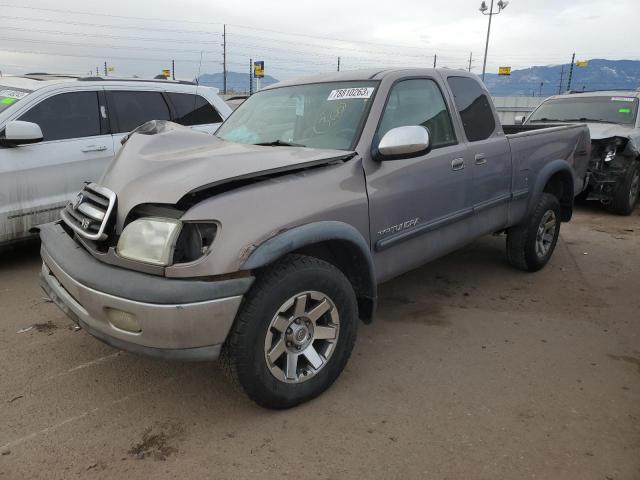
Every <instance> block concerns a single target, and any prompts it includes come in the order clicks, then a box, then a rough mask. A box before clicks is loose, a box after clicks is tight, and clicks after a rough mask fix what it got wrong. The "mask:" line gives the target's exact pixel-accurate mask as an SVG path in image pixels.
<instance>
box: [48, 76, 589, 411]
mask: <svg viewBox="0 0 640 480" xmlns="http://www.w3.org/2000/svg"><path fill="white" fill-rule="evenodd" d="M511 128H513V129H514V130H518V133H513V134H511V133H509V129H507V130H506V132H505V129H504V128H503V127H502V126H501V125H500V124H499V122H498V117H497V115H496V111H495V109H494V108H493V105H492V102H491V100H490V96H489V93H488V92H487V90H486V89H485V87H484V86H483V85H482V83H481V82H480V81H479V80H478V78H477V77H476V76H475V75H472V74H469V73H467V72H463V71H457V70H447V69H437V70H436V69H404V70H382V71H381V70H375V71H374V70H363V71H352V72H341V73H334V74H331V75H322V76H314V77H310V78H305V79H302V80H297V81H290V82H286V83H279V84H277V85H274V86H270V87H269V88H265V89H264V90H262V91H260V92H259V93H256V94H255V95H253V96H252V97H250V98H249V99H248V100H247V101H246V102H245V103H243V104H242V105H240V106H239V107H238V109H237V110H235V111H234V113H232V114H231V116H230V117H229V119H227V120H226V121H225V122H224V123H223V124H222V126H221V127H220V129H219V130H218V131H217V132H216V136H215V137H211V136H206V135H202V134H201V133H197V132H193V131H191V130H190V129H188V128H184V127H182V126H180V125H176V124H174V123H171V122H159V121H152V122H148V123H147V124H145V125H143V126H141V127H140V128H138V129H137V130H135V131H134V132H133V133H132V134H131V135H130V136H129V138H128V140H127V141H126V143H125V145H124V147H123V148H122V149H121V151H120V153H119V154H118V157H117V158H116V160H115V161H114V162H113V163H111V165H110V166H109V168H108V169H107V171H106V172H105V174H104V176H103V177H102V179H101V180H100V181H99V182H98V183H89V184H87V185H86V186H85V187H84V189H83V190H82V191H81V192H80V193H79V194H78V196H77V197H76V198H75V199H74V200H73V201H72V202H71V203H69V205H67V206H66V207H65V209H64V210H62V212H61V216H62V221H58V222H54V223H50V224H46V225H44V226H42V227H41V230H40V235H41V239H42V251H41V253H42V258H43V265H42V275H41V284H42V286H43V288H44V290H45V291H46V292H47V294H48V295H49V297H50V298H51V300H53V301H54V302H55V303H56V304H57V305H58V306H60V308H61V309H62V310H63V311H64V312H66V313H67V314H68V315H69V316H70V317H71V318H72V319H73V320H74V321H76V322H77V323H78V324H79V325H80V326H81V327H82V328H83V329H85V330H86V331H87V332H89V333H90V334H92V335H94V336H95V337H97V338H98V339H100V340H102V341H104V342H106V343H107V344H110V345H112V346H114V347H116V348H120V349H124V350H128V351H131V352H136V353H141V354H147V355H154V356H158V357H162V358H167V359H181V360H213V359H217V358H218V357H221V359H222V360H223V363H224V365H225V366H226V370H227V371H228V372H229V373H230V376H231V378H233V379H234V380H235V381H236V382H237V383H238V384H239V385H240V386H241V387H242V389H243V390H244V391H245V393H246V394H247V395H248V396H249V397H250V398H251V399H253V400H254V401H256V402H257V403H258V404H260V405H262V406H265V407H269V408H288V407H291V406H294V405H296V404H299V403H301V402H304V401H306V400H309V399H311V398H313V397H315V396H317V395H319V394H320V393H321V392H323V391H324V390H325V389H326V388H328V387H329V386H330V385H331V384H332V383H333V382H334V380H335V379H336V378H337V377H338V375H339V374H340V372H341V371H342V370H343V368H344V367H345V364H346V363H347V360H348V359H349V356H350V354H351V351H352V348H353V346H354V342H355V339H356V331H357V326H358V323H359V320H361V321H364V322H370V321H371V320H372V318H373V317H374V312H375V308H376V298H377V293H376V291H377V290H376V289H377V285H378V284H379V283H381V282H384V281H386V280H389V279H391V278H393V277H396V276H398V275H400V274H402V273H404V272H406V271H408V270H410V269H413V268H416V267H418V266H420V265H422V264H424V263H426V262H429V261H430V260H433V259H435V258H437V257H440V256H442V255H444V254H446V253H448V252H451V251H453V250H456V249H458V248H460V247H462V246H463V245H465V244H467V243H469V242H470V241H472V240H474V239H475V238H477V237H480V236H482V235H486V234H491V233H496V232H506V251H507V258H508V261H509V262H510V263H511V264H512V265H513V266H515V267H516V268H519V269H522V270H526V271H536V270H539V269H540V268H542V267H543V266H544V265H545V264H546V263H547V262H548V261H549V259H550V257H551V255H552V253H553V251H554V247H555V245H556V241H557V239H558V234H559V231H560V223H561V222H563V221H564V222H566V221H569V220H570V219H571V216H572V211H573V201H574V194H576V193H577V192H580V191H581V190H582V189H583V187H584V182H585V173H586V168H587V162H588V159H589V155H590V148H589V146H590V142H589V132H588V130H587V127H586V126H584V125H570V126H553V127H550V128H532V129H526V128H524V127H522V126H519V127H516V126H514V127H511ZM520 130H521V131H520Z"/></svg>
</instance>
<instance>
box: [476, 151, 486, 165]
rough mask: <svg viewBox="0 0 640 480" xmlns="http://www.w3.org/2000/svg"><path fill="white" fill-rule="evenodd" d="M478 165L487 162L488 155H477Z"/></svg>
mask: <svg viewBox="0 0 640 480" xmlns="http://www.w3.org/2000/svg"><path fill="white" fill-rule="evenodd" d="M475 160H476V165H485V164H486V163H487V157H485V156H484V153H478V154H476V156H475Z"/></svg>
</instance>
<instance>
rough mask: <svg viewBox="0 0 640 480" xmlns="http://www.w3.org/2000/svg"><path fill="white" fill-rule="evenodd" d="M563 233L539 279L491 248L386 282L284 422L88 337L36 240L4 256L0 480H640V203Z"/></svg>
mask: <svg viewBox="0 0 640 480" xmlns="http://www.w3.org/2000/svg"><path fill="white" fill-rule="evenodd" d="M561 236H562V238H561V241H560V242H559V244H558V247H557V249H556V252H555V255H554V257H553V259H552V261H551V263H550V264H549V265H548V266H547V268H546V269H544V270H543V271H542V272H539V273H537V274H533V275H531V274H524V273H521V272H517V271H514V270H512V269H511V268H510V267H509V266H508V265H507V264H506V261H505V258H504V238H503V237H489V238H485V239H482V240H481V241H478V242H476V243H474V244H473V245H471V246H469V247H467V248H465V249H464V250H461V251H459V252H457V253H455V254H452V255H450V256H448V257H446V258H443V259H441V260H439V261H437V262H435V263H432V264H430V265H427V266H425V267H423V268H421V269H419V270H416V271H413V272H411V273H408V274H406V275H404V276H402V277H400V278H398V279H396V280H393V281H391V282H389V283H387V284H385V285H383V286H382V287H381V292H380V294H381V299H380V306H379V314H378V318H377V321H375V322H374V323H373V324H372V325H364V326H362V328H361V329H360V332H359V338H358V341H357V344H356V349H355V351H354V354H353V356H352V359H351V361H350V363H349V364H348V366H347V369H346V371H345V372H344V373H343V375H342V376H341V377H340V379H339V380H338V381H337V383H336V384H335V385H334V386H333V387H332V388H331V389H330V390H329V391H328V392H326V393H325V394H324V395H322V396H321V397H320V398H318V399H317V400H315V401H313V402H310V403H308V404H306V405H303V406H301V407H298V408H295V409H293V410H289V411H283V412H273V411H268V410H264V409H261V408H259V407H257V406H255V405H254V404H253V403H251V402H250V401H248V400H247V399H246V398H245V397H243V396H242V395H240V394H239V393H238V392H236V391H235V390H234V389H233V388H232V387H231V386H230V385H229V384H228V383H227V381H226V380H225V379H224V377H223V375H222V373H221V371H220V369H219V367H218V366H217V365H216V364H186V363H166V362H161V361H157V360H152V359H147V358H142V357H137V356H134V355H131V354H128V353H124V352H118V351H116V350H114V349H112V348H110V347H108V346H105V345H103V344H101V343H99V342H98V341H96V340H94V339H93V338H91V337H89V336H88V335H87V334H86V333H84V332H83V331H74V329H73V328H72V323H71V322H70V321H69V320H68V319H67V318H66V317H65V316H64V315H63V314H62V313H61V312H60V311H59V310H58V309H57V307H55V305H53V304H51V303H48V302H47V301H46V300H45V299H44V298H43V297H44V294H43V293H42V292H41V290H40V288H39V286H38V282H37V274H38V271H39V268H40V260H39V255H38V245H37V244H30V245H25V246H23V247H20V248H16V249H14V250H12V251H9V252H4V253H3V254H1V255H0V312H1V314H0V452H1V453H2V455H0V478H2V479H5V478H6V479H12V480H13V479H22V478H29V479H36V478H46V479H58V478H61V479H68V478H78V477H81V478H128V479H138V478H140V479H141V478H153V479H162V478H216V479H227V478H229V479H231V478H233V479H236V478H256V477H258V475H260V478H265V479H270V478H314V479H315V478H318V479H325V478H326V479H343V478H366V479H373V478H380V479H396V478H397V479H412V478H428V479H436V478H437V479H476V478H477V479H497V478H500V479H502V478H505V479H523V478H541V479H545V480H548V479H574V478H575V479H580V480H587V479H603V480H604V479H616V480H618V479H640V315H639V314H638V312H639V307H640V290H639V285H640V208H639V209H638V210H636V213H635V214H634V215H633V216H632V217H617V216H613V215H610V214H608V213H607V212H605V211H604V210H602V209H600V208H598V207H597V206H583V207H580V208H579V210H578V212H577V213H576V215H575V218H574V221H573V222H572V223H570V224H564V225H563V227H562V234H561ZM30 327H31V328H30ZM25 330H26V331H25Z"/></svg>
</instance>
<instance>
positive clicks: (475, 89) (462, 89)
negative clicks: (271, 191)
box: [448, 77, 496, 142]
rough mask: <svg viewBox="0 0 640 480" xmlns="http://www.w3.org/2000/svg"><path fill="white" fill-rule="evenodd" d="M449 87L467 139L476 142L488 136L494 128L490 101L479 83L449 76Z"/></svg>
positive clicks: (469, 79) (494, 122)
mask: <svg viewBox="0 0 640 480" xmlns="http://www.w3.org/2000/svg"><path fill="white" fill-rule="evenodd" d="M448 81H449V87H451V92H452V93H453V97H454V100H455V102H456V107H457V108H458V112H460V118H461V119H462V126H463V127H464V133H465V135H466V136H467V140H469V141H470V142H477V141H479V140H485V139H487V138H489V137H490V136H491V135H492V134H493V132H494V131H495V129H496V120H495V117H494V116H493V110H492V109H491V103H490V102H489V97H488V96H487V94H486V93H485V91H484V90H483V89H482V87H480V84H479V83H478V82H477V81H476V80H474V79H472V78H467V77H449V79H448Z"/></svg>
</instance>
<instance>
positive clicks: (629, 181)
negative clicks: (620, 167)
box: [611, 161, 640, 215]
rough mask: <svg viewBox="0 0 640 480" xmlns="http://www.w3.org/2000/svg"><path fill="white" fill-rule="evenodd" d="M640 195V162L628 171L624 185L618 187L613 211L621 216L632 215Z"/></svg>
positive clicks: (632, 165) (636, 162)
mask: <svg viewBox="0 0 640 480" xmlns="http://www.w3.org/2000/svg"><path fill="white" fill-rule="evenodd" d="M639 195H640V162H639V161H634V162H633V163H632V164H631V165H630V166H629V169H628V170H627V174H626V175H625V177H624V180H623V181H622V183H621V184H620V185H619V186H618V188H617V190H616V193H615V195H614V196H613V201H612V202H611V211H612V212H614V213H617V214H619V215H631V212H633V209H634V208H635V206H636V203H637V202H638V196H639Z"/></svg>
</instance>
